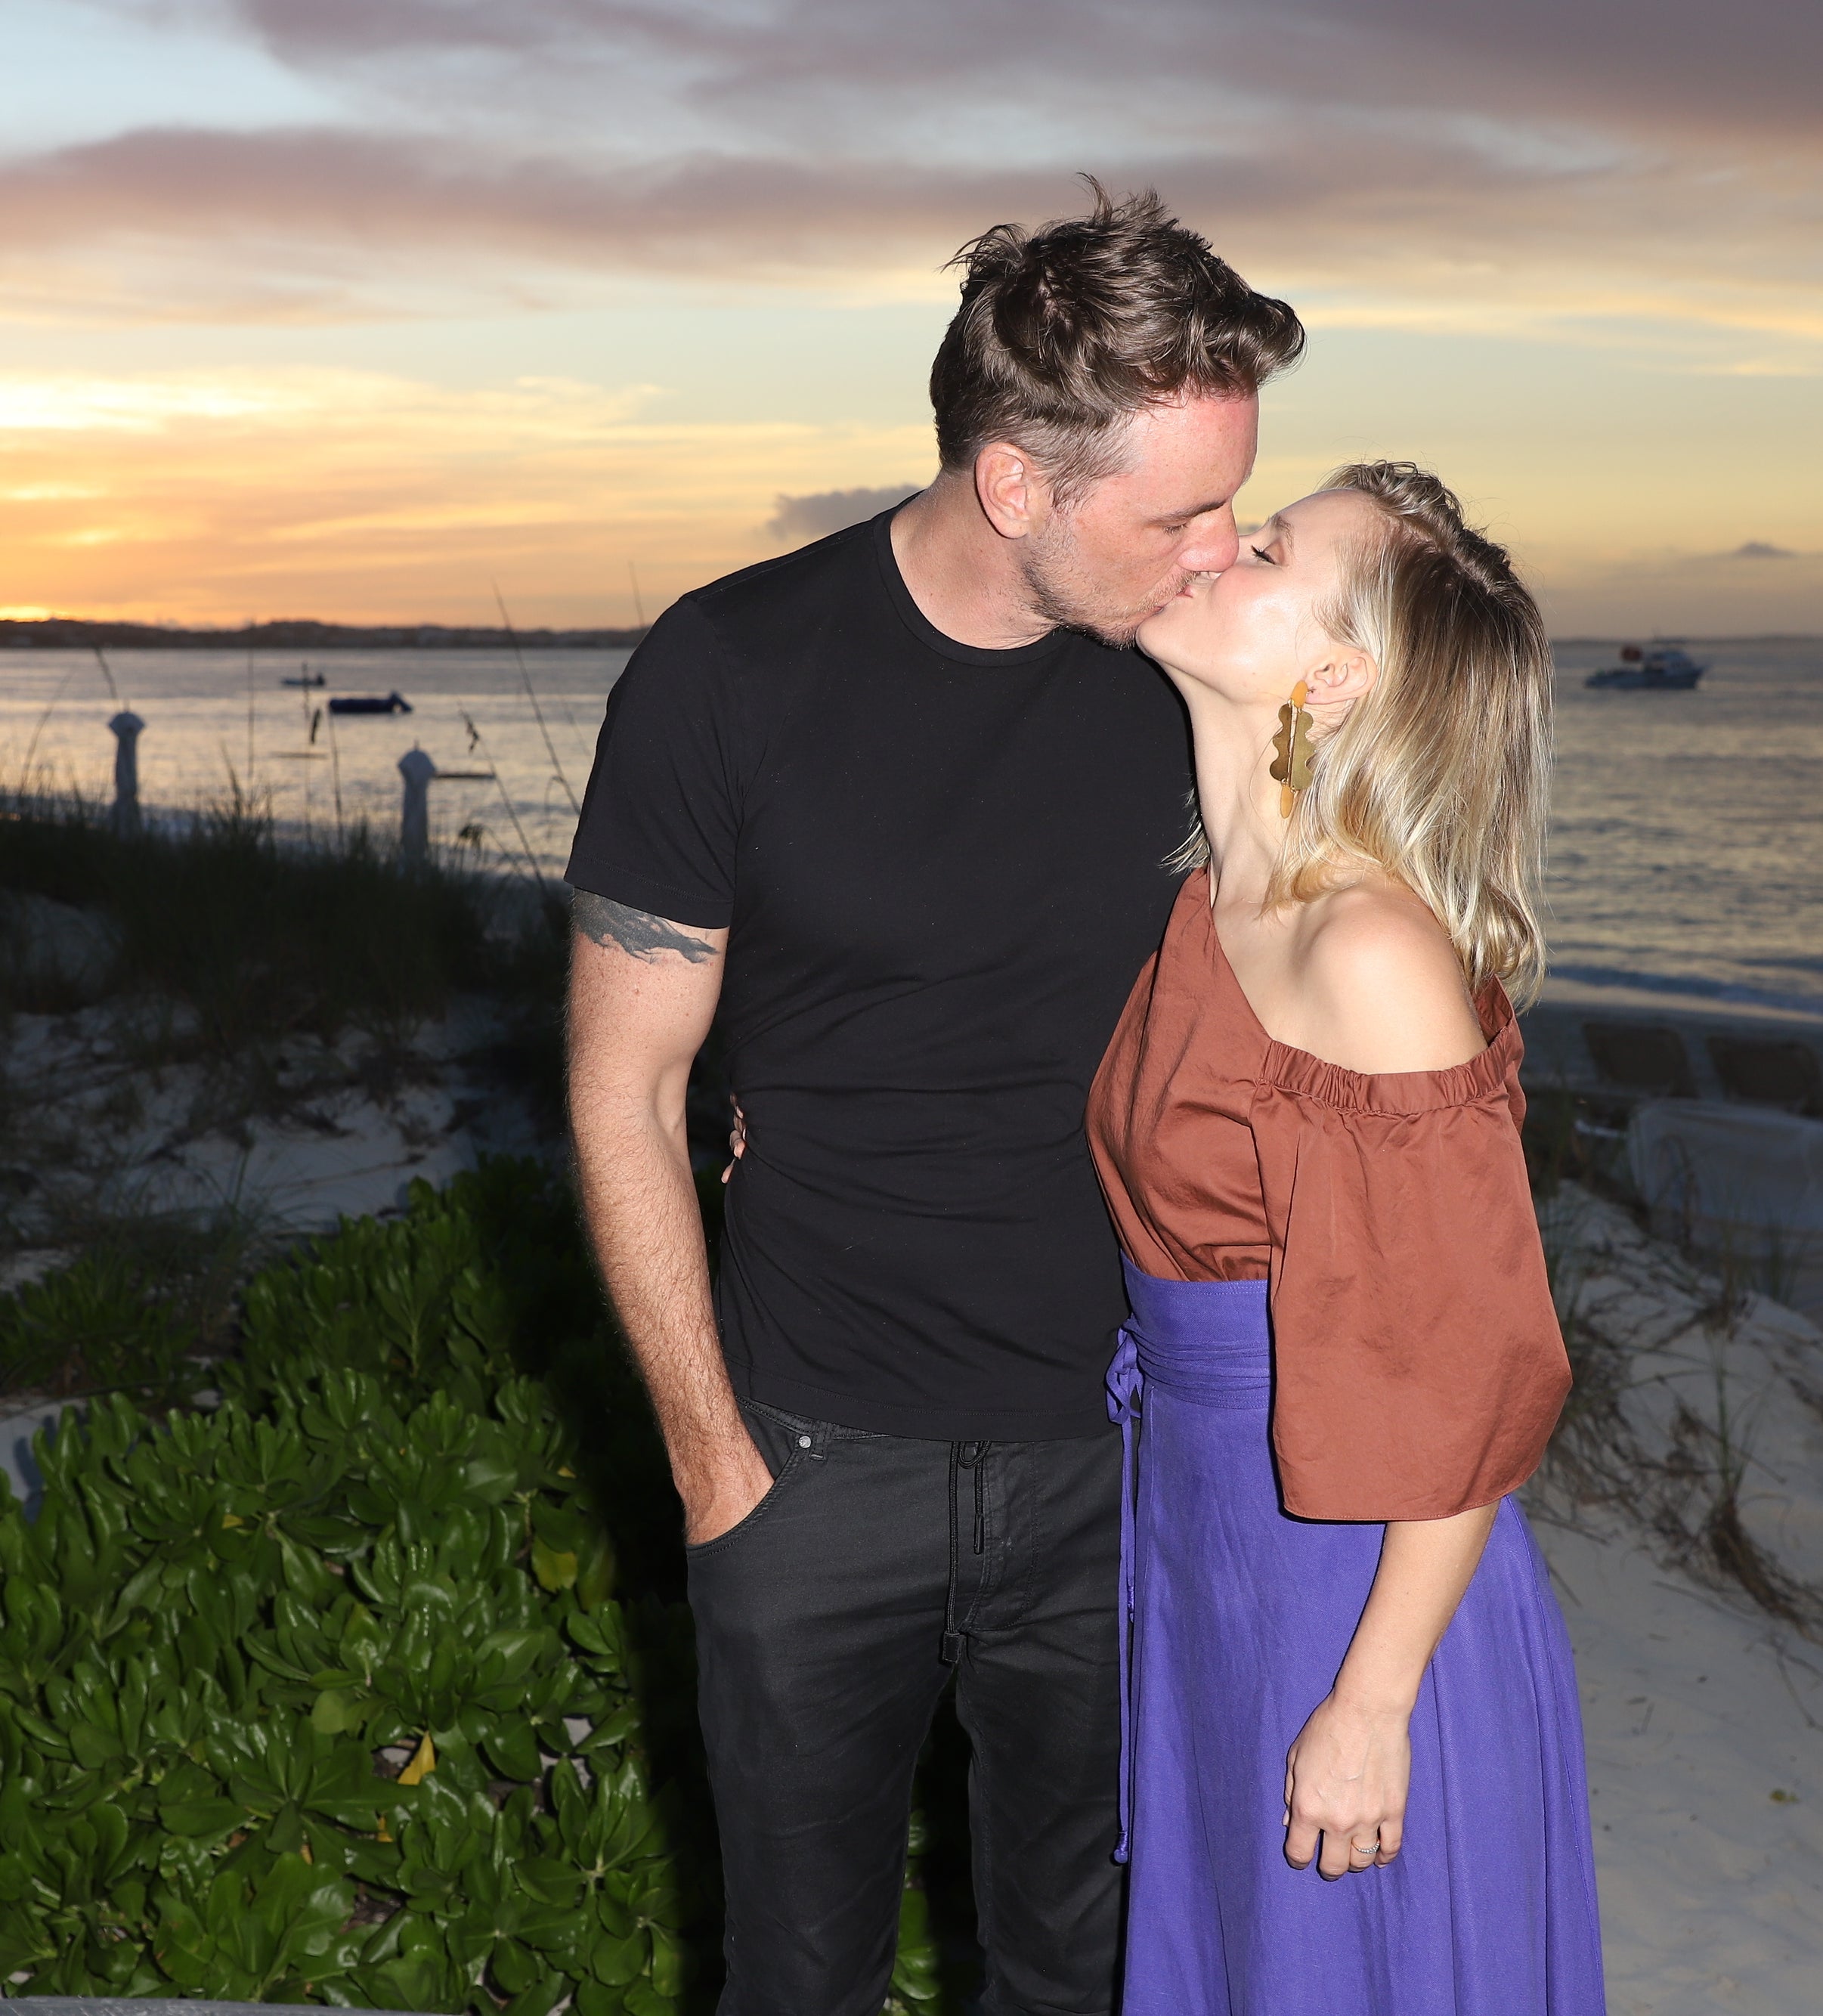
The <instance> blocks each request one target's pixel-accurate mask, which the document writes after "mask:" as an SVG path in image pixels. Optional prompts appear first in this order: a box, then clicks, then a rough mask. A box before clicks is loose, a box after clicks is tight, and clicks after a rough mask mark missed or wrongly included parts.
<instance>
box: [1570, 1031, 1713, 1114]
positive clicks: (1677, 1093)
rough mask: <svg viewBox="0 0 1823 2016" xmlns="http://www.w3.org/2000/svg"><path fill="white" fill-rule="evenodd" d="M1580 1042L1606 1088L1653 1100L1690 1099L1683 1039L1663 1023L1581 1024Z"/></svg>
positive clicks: (1692, 1083)
mask: <svg viewBox="0 0 1823 2016" xmlns="http://www.w3.org/2000/svg"><path fill="white" fill-rule="evenodd" d="M1583 1041H1584V1043H1585V1044H1587V1046H1588V1052H1589V1057H1590V1060H1591V1062H1592V1063H1593V1064H1594V1065H1595V1074H1596V1075H1597V1077H1598V1078H1601V1080H1602V1082H1603V1083H1604V1084H1606V1085H1614V1086H1616V1087H1618V1088H1619V1089H1621V1090H1622V1091H1625V1092H1635V1093H1644V1094H1645V1095H1647V1096H1649V1097H1652V1098H1656V1099H1694V1098H1695V1096H1696V1077H1695V1073H1694V1072H1693V1071H1692V1070H1691V1068H1690V1058H1689V1055H1688V1053H1687V1052H1686V1050H1685V1048H1684V1039H1683V1038H1682V1037H1681V1035H1678V1033H1677V1031H1676V1030H1675V1029H1674V1028H1670V1026H1669V1025H1668V1024H1666V1023H1663V1022H1585V1023H1584V1024H1583Z"/></svg>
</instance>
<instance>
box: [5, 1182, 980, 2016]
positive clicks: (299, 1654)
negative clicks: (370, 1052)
mask: <svg viewBox="0 0 1823 2016" xmlns="http://www.w3.org/2000/svg"><path fill="white" fill-rule="evenodd" d="M147 1306H148V1308H149V1309H150V1307H151V1305H147ZM242 1345H243V1348H242V1351H241V1352H240V1355H239V1357H238V1359H236V1360H235V1361H232V1362H231V1363H228V1364H225V1365H224V1366H221V1367H220V1368H219V1369H218V1377H220V1379H221V1384H222V1386H223V1388H224V1391H225V1399H224V1402H223V1404H222V1405H221V1406H220V1408H219V1409H217V1410H216V1411H214V1413H174V1414H172V1415H171V1416H169V1417H167V1418H165V1419H163V1420H159V1419H155V1418H153V1417H149V1416H148V1415H147V1414H146V1413H142V1412H141V1411H140V1410H139V1409H137V1408H135V1406H133V1405H132V1404H131V1403H130V1402H128V1400H126V1399H124V1398H116V1399H112V1400H102V1401H99V1402H96V1403H95V1404H94V1405H93V1406H92V1408H91V1410H90V1412H89V1413H88V1418H87V1420H86V1422H81V1423H79V1422H78V1421H77V1419H76V1417H74V1415H67V1416H66V1417H65V1418H64V1424H63V1427H61V1429H60V1430H59V1432H58V1433H57V1434H56V1436H55V1437H54V1438H52V1437H43V1436H41V1437H40V1438H39V1439H38V1443H37V1444H36V1445H35V1448H36V1453H37V1456H38V1463H39V1465H40V1467H41V1471H42V1474H43V1476H44V1480H45V1488H44V1491H43V1494H42V1509H41V1512H40V1514H39V1515H38V1518H37V1520H36V1521H35V1523H31V1522H27V1521H26V1519H25V1518H24V1517H23V1513H22V1511H21V1510H20V1507H18V1506H17V1505H16V1504H14V1503H12V1502H11V1501H10V1499H8V1498H6V1496H5V1493H4V1490H3V1487H0V1982H4V1983H5V1984H6V1985H8V1986H9V1988H10V1989H13V1990H14V1991H16V1992H23V1993H28V1994H36V1995H74V1996H168V1995H171V1994H177V1995H181V1996H200V1997H207V1998H209V1999H210V2000H276V2001H314V2002H328V2003H345V2004H350V2005H353V2006H358V2007H390V2008H396V2009H397V2008H403V2009H415V2010H450V2011H455V2010H462V2009H472V2010H473V2011H475V2012H476V2016H500V2012H502V2011H504V2012H505V2016H549V2012H551V2011H552V2010H554V2009H555V2008H556V2007H557V2005H558V2004H559V2003H560V2002H564V2001H566V2000H567V2001H568V2002H569V2003H573V2004H574V2007H575V2008H576V2009H577V2011H579V2012H581V2016H617V2013H618V2012H620V2011H627V2012H630V2016H664V2012H667V2011H679V2012H680V2016H681V2011H684V2010H686V2009H689V2008H692V2007H700V2006H702V1999H703V1996H704V1995H705V1994H706V1993H711V1992H712V1990H713V1985H714V1967H715V1961H714V1950H713V1949H714V1936H715V1924H714V1917H715V1913H714V1898H713V1896H712V1895H710V1891H711V1888H712V1885H713V1881H714V1874H713V1872H714V1841H713V1834H712V1831H711V1828H710V1822H709V1819H708V1803H707V1787H706V1784H705V1782H704V1778H703V1763H702V1759H701V1754H700V1740H699V1735H698V1733H697V1731H696V1723H695V1716H694V1712H693V1694H694V1687H693V1678H694V1676H693V1652H692V1641H691V1633H690V1627H689V1612H688V1611H687V1609H686V1608H685V1607H684V1606H683V1605H682V1604H681V1603H679V1602H677V1601H675V1600H670V1599H671V1597H673V1596H674V1594H675V1593H676V1591H677V1589H679V1588H681V1561H680V1559H679V1557H680V1556H681V1537H680V1529H679V1521H678V1514H677V1511H676V1507H675V1503H674V1498H673V1496H672V1495H671V1490H670V1485H669V1481H668V1478H667V1475H666V1474H665V1471H664V1467H663V1449H662V1446H661V1445H660V1444H659V1442H658V1441H657V1438H656V1431H655V1430H654V1429H653V1425H652V1423H651V1419H650V1415H649V1410H648V1409H647V1407H646V1406H645V1400H644V1397H643V1395H642V1393H641V1391H640V1390H639V1389H638V1386H637V1384H636V1383H635V1381H634V1380H633V1377H632V1375H631V1372H630V1370H628V1368H627V1363H626V1359H625V1355H624V1348H623V1347H622V1346H621V1345H620V1341H619V1340H618V1339H617V1338H616V1337H613V1334H611V1332H610V1331H609V1330H607V1328H606V1326H605V1323H604V1319H603V1316H602V1309H601V1305H600V1301H599V1295H598V1294H597V1291H596V1289H595V1283H594V1280H593V1277H592V1274H591V1271H590V1269H589V1266H588V1259H587V1256H586V1254H585V1252H584V1250H583V1248H582V1247H581V1241H580V1239H579V1237H578V1234H577V1226H576V1221H575V1217H574V1208H573V1206H572V1205H571V1204H570V1201H569V1199H568V1197H567V1196H566V1193H564V1192H563V1190H562V1189H561V1187H560V1186H558V1185H557V1184H556V1183H553V1182H552V1179H550V1178H549V1177H548V1175H547V1174H546V1173H545V1172H543V1171H541V1169H540V1168H538V1166H537V1165H534V1164H531V1163H525V1162H511V1161H494V1162H491V1163H486V1164H484V1165H483V1166H482V1167H481V1168H480V1169H478V1170H476V1172H473V1173H472V1174H471V1175H466V1176H463V1177H461V1178H458V1179H457V1180H456V1181H455V1183H452V1184H451V1186H449V1187H448V1190H444V1191H443V1192H441V1193H437V1192H433V1191H432V1190H430V1188H429V1187H428V1186H426V1185H423V1184H418V1185H415V1186H413V1188H412V1193H411V1197H410V1200H409V1205H408V1211H407V1213H406V1215H405V1217H404V1218H403V1219H401V1220H398V1221H396V1222H392V1223H390V1224H380V1223H378V1222H375V1221H373V1220H371V1219H363V1220H359V1221H354V1222H347V1223H344V1225H343V1226H342V1228H341V1229H340V1230H339V1231H338V1232H337V1233H335V1234H334V1235H333V1236H331V1237H328V1238H326V1239H323V1240H318V1241H315V1242H314V1243H312V1244H309V1245H307V1246H306V1247H304V1248H302V1249H300V1251H299V1252H298V1253H297V1255H295V1256H294V1257H293V1258H291V1259H289V1260H287V1261H286V1262H282V1264H280V1265H277V1266H275V1267H272V1268H270V1269H268V1270H266V1271H265V1272H264V1273H262V1274H261V1275H260V1276H257V1278H256V1279H255V1280H253V1282H252V1283H250V1287H249V1288H248V1291H247V1293H246V1298H245V1305H244V1322H243V1337H242ZM532 1374H538V1375H541V1376H539V1377H532V1376H528V1375H532ZM577 1421H586V1422H587V1424H588V1432H587V1434H586V1435H574V1434H571V1433H570V1432H568V1431H567V1430H566V1424H567V1423H572V1422H577ZM579 1471H580V1472H581V1474H577V1472H579ZM610 1532H612V1535H613V1538H612V1539H610V1538H609V1534H610ZM630 1570H631V1572H630ZM630 1585H631V1586H630ZM617 1597H619V1598H620V1600H616V1599H617ZM654 1784H663V1787H664V1789H663V1790H662V1791H660V1792H658V1793H657V1794H656V1796H655V1795H654V1794H653V1790H652V1787H653V1785H654ZM939 2002H940V1992H939V1989H938V1987H937V1976H936V1969H935V1964H934V1953H933V1946H932V1942H931V1939H930V1936H929V1930H928V1928H927V1925H926V1920H925V1914H924V1898H923V1896H922V1892H920V1891H919V1889H918V1888H917V1887H916V1883H915V1881H913V1882H912V1883H911V1884H910V1885H908V1888H907V1892H906V1897H905V1906H904V1917H903V1921H902V1925H901V1943H900V1951H899V1955H898V1961H897V1967H896V1970H895V1974H894V1989H893V1996H892V1999H891V2000H890V2003H889V2005H888V2006H889V2008H890V2009H891V2010H893V2011H909V2010H915V2009H925V2010H931V2009H933V2008H935V2007H937V2005H938V2003H939Z"/></svg>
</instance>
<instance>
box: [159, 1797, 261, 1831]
mask: <svg viewBox="0 0 1823 2016" xmlns="http://www.w3.org/2000/svg"><path fill="white" fill-rule="evenodd" d="M246 1816H247V1813H246V1807H244V1806H243V1805H239V1804H238V1803H237V1802H236V1801H235V1800H233V1799H180V1800H178V1801H175V1802H173V1803H172V1804H171V1805H164V1806H160V1808H159V1809H158V1817H159V1819H160V1821H161V1822H162V1823H164V1825H165V1826H166V1827H169V1828H170V1829H171V1832H172V1833H173V1834H193V1835H196V1836H197V1837H199V1838H201V1837H203V1836H206V1835H214V1836H221V1835H223V1834H231V1833H232V1831H234V1829H235V1828H236V1827H239V1825H240V1824H241V1823H242V1822H243V1820H246Z"/></svg>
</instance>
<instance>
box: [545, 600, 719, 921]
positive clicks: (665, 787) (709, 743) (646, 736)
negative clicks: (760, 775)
mask: <svg viewBox="0 0 1823 2016" xmlns="http://www.w3.org/2000/svg"><path fill="white" fill-rule="evenodd" d="M735 697H736V696H735V690H734V688H733V686H732V683H731V682H730V680H729V679H728V671H727V666H726V663H725V658H724V656H723V654H722V653H721V650H719V648H718V643H717V636H716V632H715V629H714V625H712V624H711V623H710V621H708V619H707V617H704V616H703V614H702V613H701V612H700V611H699V610H697V609H696V607H694V606H693V605H692V604H691V603H689V602H681V603H674V605H673V606H672V607H671V608H670V609H668V610H666V611H665V613H664V614H663V615H662V616H661V617H660V618H659V619H658V621H657V622H656V623H655V624H654V625H653V627H652V629H651V631H650V632H649V634H648V635H646V637H645V639H644V641H643V642H642V643H641V644H640V646H639V648H638V650H636V651H635V653H633V656H632V658H631V660H630V661H629V662H628V664H627V669H626V670H625V671H624V672H623V673H622V674H621V675H620V679H618V681H617V682H616V684H615V686H614V689H613V692H612V693H609V696H608V709H607V717H606V720H604V722H602V732H601V738H600V740H599V742H598V743H596V745H595V767H594V769H592V770H591V772H589V779H588V790H587V791H586V792H585V793H584V797H583V801H582V812H581V816H580V818H579V819H578V820H577V828H576V838H575V841H574V844H572V846H571V848H570V865H569V866H568V868H567V869H566V870H565V871H564V879H565V880H566V881H567V882H568V883H569V884H570V886H571V887H573V888H576V889H585V890H587V891H589V892H590V894H591V895H597V896H606V897H609V898H611V899H612V900H613V902H617V903H626V904H628V905H631V906H632V907H633V908H634V909H640V910H649V911H650V912H651V913H653V916H660V917H667V918H669V919H670V920H671V921H672V922H673V923H679V924H694V925H696V927H698V928H699V930H715V929H719V928H720V927H723V926H725V925H726V924H727V923H729V922H730V921H731V920H732V917H733V916H734V893H735V853H736V850H737V848H738V845H739V826H740V803H739V798H740V791H739V773H738V770H737V766H736V761H735V758H736V750H737V744H738V742H739V723H738V722H736V721H735V719H734V718H732V717H733V714H734V709H735Z"/></svg>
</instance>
